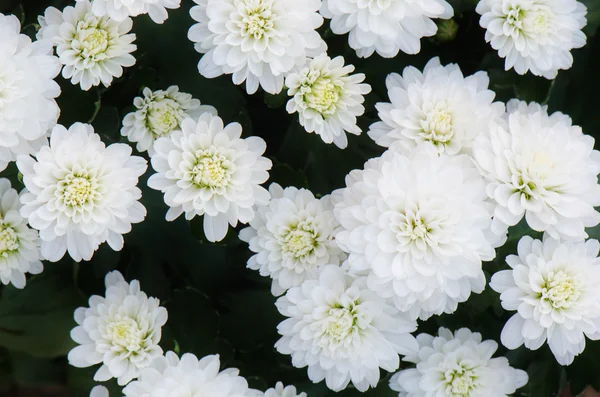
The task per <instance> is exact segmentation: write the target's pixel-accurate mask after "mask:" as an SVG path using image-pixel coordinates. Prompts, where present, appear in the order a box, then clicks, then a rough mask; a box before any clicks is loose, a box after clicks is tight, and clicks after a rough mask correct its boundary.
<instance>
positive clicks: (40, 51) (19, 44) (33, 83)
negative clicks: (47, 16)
mask: <svg viewBox="0 0 600 397" xmlns="http://www.w3.org/2000/svg"><path fill="white" fill-rule="evenodd" d="M20 31H21V24H20V23H19V20H18V19H17V17H16V16H14V15H9V16H5V15H3V14H2V13H0V60H1V61H0V171H2V170H4V169H5V168H6V166H7V165H8V163H9V162H10V161H14V160H15V158H16V156H17V155H19V154H31V153H34V152H35V151H37V149H38V148H39V147H40V146H41V145H42V144H43V143H44V141H45V139H46V138H45V137H46V134H47V132H48V130H49V129H51V128H52V127H53V126H54V125H55V124H56V120H57V119H58V115H59V114H60V109H59V108H58V105H57V104H56V101H55V100H54V98H56V97H57V96H59V95H60V87H59V86H58V84H57V83H56V82H55V81H54V80H53V79H54V78H55V77H56V75H58V73H59V72H60V62H59V61H58V58H56V57H55V56H52V45H51V43H49V42H47V41H36V42H34V43H32V42H31V40H30V39H29V37H27V36H26V35H24V34H20V33H19V32H20Z"/></svg>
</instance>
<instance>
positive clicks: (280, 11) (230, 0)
mask: <svg viewBox="0 0 600 397" xmlns="http://www.w3.org/2000/svg"><path fill="white" fill-rule="evenodd" d="M194 1H195V2H196V4H198V5H197V6H195V7H193V8H192V9H191V10H190V15H191V16H192V18H194V20H195V21H197V22H198V23H197V24H195V25H193V26H192V27H191V28H190V31H189V33H188V38H189V39H190V40H191V41H193V42H195V43H196V44H195V48H196V51H198V52H199V53H201V54H205V55H204V56H203V57H202V59H201V60H200V63H199V64H198V69H199V71H200V74H202V75H203V76H204V77H207V78H213V77H217V76H220V75H222V74H233V76H232V77H233V82H234V83H235V84H238V85H239V84H242V83H243V82H244V81H246V91H247V92H248V94H254V93H255V92H256V90H257V89H258V86H259V84H260V86H261V87H262V88H263V89H264V90H265V91H266V92H268V93H271V94H277V93H279V92H281V90H282V89H283V79H284V75H285V74H286V73H288V72H290V71H291V70H292V69H293V68H294V67H299V66H302V65H303V64H304V63H305V61H306V57H314V56H317V55H319V54H321V53H322V52H324V51H325V50H326V48H327V45H326V44H325V42H324V41H323V39H321V36H320V35H319V33H317V31H316V29H317V28H318V27H319V26H321V25H322V24H323V18H322V17H321V16H320V15H319V14H318V12H317V11H318V10H319V7H320V5H321V0H302V1H298V0H194Z"/></svg>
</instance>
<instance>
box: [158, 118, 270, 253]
mask: <svg viewBox="0 0 600 397" xmlns="http://www.w3.org/2000/svg"><path fill="white" fill-rule="evenodd" d="M241 134H242V126H241V125H240V124H238V123H231V124H228V125H227V126H225V127H223V120H221V119H220V118H219V117H218V116H214V115H212V114H210V113H204V114H203V115H202V116H200V118H199V119H198V120H197V121H196V120H194V119H192V118H186V119H184V120H183V122H182V123H181V131H175V132H173V133H171V135H170V136H168V137H162V138H159V139H158V140H157V141H156V142H155V143H154V150H155V151H156V153H155V155H154V156H152V159H151V161H152V167H153V168H154V170H155V171H156V172H157V173H156V174H154V175H152V176H151V177H150V179H148V186H150V187H151V188H152V189H156V190H160V191H161V192H163V193H164V194H165V203H166V204H167V205H168V206H169V207H170V209H169V211H168V212H167V215H166V219H167V220H168V221H172V220H174V219H175V218H177V217H178V216H180V215H181V214H182V213H184V212H185V218H186V219H188V220H189V219H192V218H193V217H195V216H196V215H199V216H201V215H204V233H205V235H206V238H207V239H208V240H209V241H212V242H214V241H221V240H222V239H223V238H225V235H226V234H227V230H228V227H229V226H228V224H229V225H231V226H233V227H235V226H236V225H237V223H238V221H240V222H242V223H248V222H249V221H251V220H252V218H253V217H254V209H253V206H254V205H265V204H267V203H268V202H269V197H270V196H269V192H268V191H267V190H266V189H265V188H263V187H261V186H260V184H261V183H264V182H265V181H266V180H267V179H269V173H268V170H269V169H271V165H272V163H271V160H269V159H267V158H265V157H262V156H261V155H262V154H263V153H264V151H265V149H266V144H265V141H264V140H263V139H262V138H259V137H255V136H252V137H249V138H246V139H242V138H240V136H241Z"/></svg>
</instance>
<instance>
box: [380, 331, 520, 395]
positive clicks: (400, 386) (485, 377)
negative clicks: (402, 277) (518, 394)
mask: <svg viewBox="0 0 600 397" xmlns="http://www.w3.org/2000/svg"><path fill="white" fill-rule="evenodd" d="M417 342H419V350H418V351H417V352H415V353H413V354H409V355H407V356H406V357H404V361H409V362H412V363H415V364H416V368H410V369H405V370H402V371H400V372H398V373H397V374H395V375H394V376H392V378H391V379H390V387H391V388H392V390H396V391H398V392H399V396H400V397H507V396H509V395H511V394H513V393H514V392H515V391H516V390H517V389H518V388H520V387H523V386H525V384H526V383H527V381H528V376H527V373H526V372H525V371H522V370H520V369H515V368H512V367H511V366H510V365H509V363H508V360H507V359H506V358H505V357H496V358H492V355H493V354H494V352H495V351H496V349H498V344H497V343H496V342H495V341H493V340H485V341H482V340H481V334H480V333H478V332H471V331H470V330H469V329H467V328H461V329H459V330H458V331H456V332H455V333H454V334H452V332H451V331H450V330H448V329H446V328H443V327H442V328H440V329H439V331H438V336H432V335H429V334H420V335H418V336H417Z"/></svg>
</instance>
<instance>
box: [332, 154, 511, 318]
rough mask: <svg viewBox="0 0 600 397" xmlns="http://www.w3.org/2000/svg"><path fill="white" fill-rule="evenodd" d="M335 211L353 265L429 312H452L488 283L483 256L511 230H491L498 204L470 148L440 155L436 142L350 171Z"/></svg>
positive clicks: (403, 304) (419, 312) (386, 292)
mask: <svg viewBox="0 0 600 397" xmlns="http://www.w3.org/2000/svg"><path fill="white" fill-rule="evenodd" d="M346 186H347V187H346V188H345V189H343V190H342V191H341V194H342V195H343V199H342V200H340V202H339V203H337V204H336V206H335V208H334V214H335V216H336V218H337V219H338V220H339V221H340V223H341V226H342V228H343V230H342V231H341V232H339V233H338V234H337V235H336V241H337V242H338V244H339V246H340V247H341V248H342V250H344V251H346V252H348V253H349V257H348V262H347V265H348V266H349V269H350V271H351V272H352V273H357V274H364V275H367V276H368V286H369V288H371V289H372V290H373V291H375V292H377V293H378V294H379V295H380V296H382V297H384V298H391V299H393V301H394V303H395V305H396V307H397V308H398V309H399V310H400V311H402V312H410V314H411V316H413V317H415V318H416V317H417V316H418V317H421V319H427V318H428V317H430V316H431V315H432V314H441V313H452V312H454V311H455V310H456V307H457V304H458V303H459V302H464V301H466V300H467V298H468V297H469V295H470V294H471V291H473V292H477V293H479V292H481V291H483V289H484V287H485V276H484V274H483V271H482V268H481V266H482V263H481V262H482V261H489V260H492V259H493V258H494V257H495V251H494V247H497V246H500V245H501V244H502V243H504V241H505V240H506V235H505V233H502V234H498V235H495V234H492V233H491V232H490V230H489V228H490V225H491V218H492V211H493V205H492V204H491V203H488V202H486V194H485V183H484V180H483V178H482V177H481V176H480V175H479V172H478V170H477V169H476V167H475V165H474V164H473V161H472V159H471V158H470V157H467V156H466V155H458V156H447V155H445V154H441V155H438V153H437V151H436V149H435V147H434V146H433V145H430V144H427V143H422V144H421V145H419V146H417V147H416V148H414V149H413V150H407V149H404V148H402V147H397V148H396V149H393V148H392V149H389V150H388V151H386V152H385V153H384V154H383V156H382V157H380V158H375V159H371V160H369V161H368V162H367V163H366V164H365V169H364V171H362V170H355V171H352V172H351V173H350V174H349V175H348V176H347V177H346Z"/></svg>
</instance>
